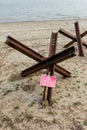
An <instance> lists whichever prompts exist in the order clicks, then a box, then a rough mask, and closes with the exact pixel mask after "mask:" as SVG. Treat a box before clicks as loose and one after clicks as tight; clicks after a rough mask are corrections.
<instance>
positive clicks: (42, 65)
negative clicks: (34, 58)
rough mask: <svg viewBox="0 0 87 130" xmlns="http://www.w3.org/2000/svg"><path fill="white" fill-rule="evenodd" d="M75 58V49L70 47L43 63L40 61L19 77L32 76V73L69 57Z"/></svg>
mask: <svg viewBox="0 0 87 130" xmlns="http://www.w3.org/2000/svg"><path fill="white" fill-rule="evenodd" d="M73 56H75V48H74V47H70V48H68V49H66V50H64V51H62V52H60V53H58V54H56V55H54V56H52V57H49V58H47V59H46V60H44V61H41V62H40V63H38V64H36V65H34V66H32V67H30V68H28V69H26V70H24V71H22V73H21V75H22V76H23V77H25V76H27V75H29V74H32V73H34V72H37V71H39V70H41V69H44V68H47V67H50V66H51V65H52V64H56V63H59V62H62V61H64V60H66V59H68V58H70V57H73Z"/></svg>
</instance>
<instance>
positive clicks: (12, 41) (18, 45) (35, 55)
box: [5, 36, 43, 62]
mask: <svg viewBox="0 0 87 130" xmlns="http://www.w3.org/2000/svg"><path fill="white" fill-rule="evenodd" d="M5 43H6V44H8V45H9V46H11V47H13V48H14V49H16V50H18V51H20V52H21V53H23V54H25V55H26V56H29V57H31V58H32V59H34V60H36V61H38V62H40V61H41V60H42V59H43V56H41V55H40V54H38V53H37V52H35V51H33V50H32V49H30V48H29V47H27V46H25V45H23V44H22V43H21V42H19V41H17V40H16V39H14V38H12V37H10V36H8V37H7V40H6V42H5Z"/></svg>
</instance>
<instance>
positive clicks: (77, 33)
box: [58, 21, 87, 56]
mask: <svg viewBox="0 0 87 130" xmlns="http://www.w3.org/2000/svg"><path fill="white" fill-rule="evenodd" d="M74 25H75V32H76V36H75V35H73V34H71V33H69V32H67V31H65V30H64V29H62V28H60V29H59V31H58V32H59V33H61V34H63V35H64V36H66V37H68V38H70V39H72V41H70V42H69V43H68V44H66V45H65V46H64V48H68V47H70V46H71V45H73V43H75V42H77V43H78V50H79V56H84V52H83V46H82V45H84V46H85V47H87V42H86V41H84V40H83V39H81V38H82V37H84V36H85V35H86V34H87V31H85V32H83V33H82V34H80V29H79V23H78V21H77V22H75V23H74Z"/></svg>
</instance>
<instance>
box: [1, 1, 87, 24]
mask: <svg viewBox="0 0 87 130" xmlns="http://www.w3.org/2000/svg"><path fill="white" fill-rule="evenodd" d="M86 18H87V0H0V22H20V21H45V20H60V19H86Z"/></svg>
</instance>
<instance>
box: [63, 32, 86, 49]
mask: <svg viewBox="0 0 87 130" xmlns="http://www.w3.org/2000/svg"><path fill="white" fill-rule="evenodd" d="M85 35H87V31H85V32H83V33H82V34H81V38H82V37H84V36H85ZM75 42H77V41H75V40H72V41H70V42H69V43H67V44H66V45H65V46H64V48H68V47H70V46H71V45H72V44H73V43H75ZM84 46H85V45H84Z"/></svg>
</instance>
